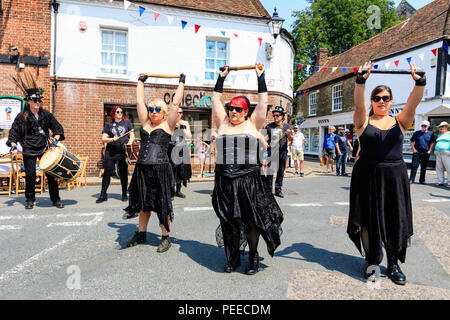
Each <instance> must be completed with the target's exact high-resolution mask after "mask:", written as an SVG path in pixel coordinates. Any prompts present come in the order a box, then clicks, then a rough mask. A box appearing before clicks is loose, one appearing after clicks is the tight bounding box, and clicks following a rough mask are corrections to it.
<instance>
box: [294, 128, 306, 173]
mask: <svg viewBox="0 0 450 320" xmlns="http://www.w3.org/2000/svg"><path fill="white" fill-rule="evenodd" d="M293 136H294V140H293V141H292V158H293V159H294V165H295V174H298V162H299V161H300V176H301V177H304V176H305V174H304V173H303V162H304V160H305V158H304V154H303V144H304V143H305V136H304V135H303V133H301V132H300V130H299V129H298V126H294V134H293Z"/></svg>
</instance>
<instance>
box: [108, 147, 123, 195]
mask: <svg viewBox="0 0 450 320" xmlns="http://www.w3.org/2000/svg"><path fill="white" fill-rule="evenodd" d="M116 163H117V164H118V167H119V177H120V184H121V185H122V194H126V193H127V188H128V164H127V162H126V161H125V155H122V156H118V155H113V156H110V154H109V152H105V158H104V159H103V179H102V192H103V193H106V191H107V190H108V187H109V184H110V183H111V175H112V173H113V170H114V168H115V166H116Z"/></svg>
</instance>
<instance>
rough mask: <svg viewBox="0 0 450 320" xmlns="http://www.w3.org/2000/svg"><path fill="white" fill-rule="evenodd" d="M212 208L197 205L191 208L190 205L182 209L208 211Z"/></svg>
mask: <svg viewBox="0 0 450 320" xmlns="http://www.w3.org/2000/svg"><path fill="white" fill-rule="evenodd" d="M209 210H214V208H213V207H197V208H191V207H185V208H184V211H209Z"/></svg>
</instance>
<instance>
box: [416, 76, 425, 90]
mask: <svg viewBox="0 0 450 320" xmlns="http://www.w3.org/2000/svg"><path fill="white" fill-rule="evenodd" d="M426 85H427V77H426V76H425V75H423V76H422V77H421V78H420V79H418V80H416V86H419V87H423V86H426Z"/></svg>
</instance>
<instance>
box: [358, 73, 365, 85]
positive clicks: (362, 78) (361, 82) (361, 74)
mask: <svg viewBox="0 0 450 320" xmlns="http://www.w3.org/2000/svg"><path fill="white" fill-rule="evenodd" d="M363 75H364V73H363V72H358V73H357V74H356V83H357V84H366V80H367V79H365V78H364V77H363Z"/></svg>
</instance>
